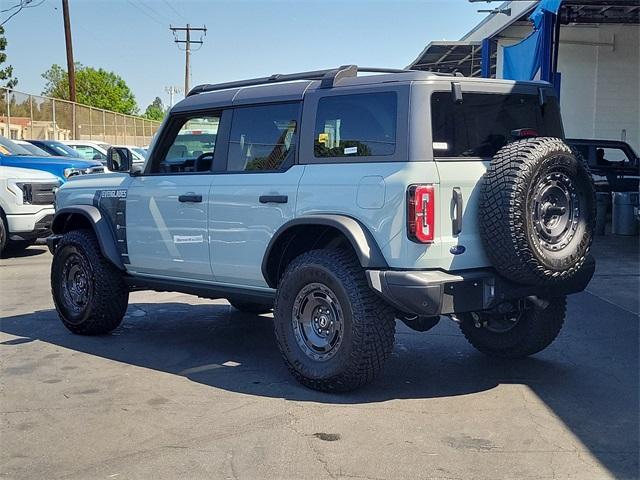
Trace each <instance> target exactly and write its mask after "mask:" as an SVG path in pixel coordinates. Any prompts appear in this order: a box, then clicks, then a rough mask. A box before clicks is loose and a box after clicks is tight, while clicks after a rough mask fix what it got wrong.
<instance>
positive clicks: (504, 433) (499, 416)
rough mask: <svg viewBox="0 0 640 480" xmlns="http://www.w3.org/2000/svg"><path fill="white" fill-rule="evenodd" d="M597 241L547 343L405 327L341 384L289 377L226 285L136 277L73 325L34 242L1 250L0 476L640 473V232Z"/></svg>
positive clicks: (264, 325)
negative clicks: (72, 329)
mask: <svg viewBox="0 0 640 480" xmlns="http://www.w3.org/2000/svg"><path fill="white" fill-rule="evenodd" d="M595 251H596V255H597V258H598V261H599V263H598V269H597V273H596V277H595V278H594V280H593V281H592V283H591V285H590V287H589V289H588V291H586V292H583V293H581V294H578V295H575V296H573V297H572V298H571V299H570V302H569V313H568V318H567V321H566V324H565V328H564V330H563V332H562V333H561V335H560V337H559V338H558V340H557V341H556V342H555V343H554V344H553V345H552V346H551V347H550V348H549V349H547V350H546V351H544V352H542V353H541V354H539V355H537V356H535V357H532V358H529V359H526V360H522V361H517V362H514V361H498V360H492V359H488V358H486V357H484V356H482V355H481V354H479V353H477V352H476V351H475V350H474V349H473V348H472V347H471V346H469V345H468V344H467V343H466V341H465V340H464V338H463V337H462V335H461V334H460V333H459V331H458V329H457V327H456V326H455V324H453V323H452V322H450V321H448V320H445V319H443V320H442V321H441V322H440V324H439V325H438V326H437V327H436V328H435V329H433V330H432V331H430V332H427V333H417V332H412V331H410V330H408V329H407V328H406V327H404V326H401V325H398V329H397V334H396V347H395V351H394V355H393V357H392V359H391V360H390V362H389V363H388V365H387V368H386V370H385V373H384V375H383V376H382V377H381V378H380V379H378V380H377V381H376V382H374V383H373V384H372V385H370V386H368V387H366V388H365V389H362V390H360V391H357V392H355V393H352V394H348V395H340V396H337V395H328V394H321V393H317V392H313V391H310V390H307V389H305V388H303V387H301V386H299V385H298V384H297V383H295V381H294V380H293V379H292V378H291V377H290V376H289V374H288V372H287V371H286V369H285V367H284V365H283V363H282V361H281V360H280V357H279V354H278V351H277V348H276V345H275V341H274V338H273V335H272V331H271V325H270V317H269V316H268V315H265V316H251V315H245V314H240V313H238V312H236V311H234V310H232V309H231V308H230V307H229V306H228V304H226V302H224V301H216V302H211V301H207V300H202V299H198V298H195V297H190V296H186V295H180V294H169V293H163V294H160V293H150V292H137V293H134V294H132V296H131V303H130V307H129V310H128V312H127V318H126V320H125V322H124V324H123V325H122V326H121V327H120V328H119V329H118V330H116V331H115V332H114V333H113V334H112V335H108V336H104V337H79V336H74V335H72V334H70V333H69V332H68V331H67V330H66V329H65V328H64V327H63V326H62V324H61V323H60V322H59V321H58V319H57V316H56V313H55V311H54V310H53V304H52V301H51V296H50V293H49V266H50V261H51V256H50V255H49V253H48V252H47V251H46V249H45V248H44V247H31V248H30V249H28V250H27V251H25V252H24V254H22V255H21V256H19V257H15V258H10V259H2V260H0V282H1V283H0V287H1V292H2V293H1V298H2V302H1V305H0V308H1V309H2V317H3V318H2V322H1V325H0V327H1V328H0V367H1V385H0V388H1V391H0V412H1V414H2V415H1V418H2V424H1V427H0V428H1V430H0V477H1V478H16V479H17V478H20V479H22V478H38V479H39V478H47V479H55V478H69V479H86V478H91V479H96V478H105V479H110V478H115V479H121V478H122V479H125V478H126V479H130V478H154V480H160V479H165V478H166V479H174V478H189V479H200V478H230V479H257V478H272V479H281V478H282V479H301V478H313V479H321V478H332V479H352V478H358V479H383V478H385V479H386V478H406V479H469V478H474V479H534V478H535V479H552V478H553V479H580V480H586V479H605V478H620V479H632V478H638V433H639V422H638V407H639V404H638V397H639V385H638V365H639V363H638V362H639V357H638V340H639V337H638V291H639V276H638V271H639V265H638V239H637V237H636V238H620V237H618V238H616V237H604V238H603V237H600V238H599V239H598V241H597V243H596V245H595Z"/></svg>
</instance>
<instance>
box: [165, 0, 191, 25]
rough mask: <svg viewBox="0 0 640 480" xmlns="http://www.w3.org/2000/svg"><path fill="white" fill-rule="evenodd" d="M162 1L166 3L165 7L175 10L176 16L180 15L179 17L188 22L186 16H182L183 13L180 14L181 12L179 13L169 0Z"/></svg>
mask: <svg viewBox="0 0 640 480" xmlns="http://www.w3.org/2000/svg"><path fill="white" fill-rule="evenodd" d="M162 1H163V2H164V3H165V5H167V6H168V7H169V8H170V9H171V10H173V11H174V13H175V14H176V15H178V16H179V17H182V19H183V20H184V21H187V17H185V16H184V15H182V14H181V13H180V12H179V11H178V10H177V9H176V8H175V7H174V6H173V5H171V2H169V1H168V0H162Z"/></svg>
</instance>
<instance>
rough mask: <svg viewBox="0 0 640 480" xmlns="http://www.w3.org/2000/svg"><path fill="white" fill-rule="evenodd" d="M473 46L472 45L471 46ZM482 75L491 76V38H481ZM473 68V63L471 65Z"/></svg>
mask: <svg viewBox="0 0 640 480" xmlns="http://www.w3.org/2000/svg"><path fill="white" fill-rule="evenodd" d="M472 48H473V47H472ZM481 64H482V76H483V77H484V78H491V38H489V37H487V38H485V39H483V40H482V60H481ZM472 68H473V65H472Z"/></svg>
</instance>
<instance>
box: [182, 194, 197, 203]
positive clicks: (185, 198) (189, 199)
mask: <svg viewBox="0 0 640 480" xmlns="http://www.w3.org/2000/svg"><path fill="white" fill-rule="evenodd" d="M178 201H179V202H180V203H200V202H202V195H196V194H195V193H187V194H185V195H180V196H178Z"/></svg>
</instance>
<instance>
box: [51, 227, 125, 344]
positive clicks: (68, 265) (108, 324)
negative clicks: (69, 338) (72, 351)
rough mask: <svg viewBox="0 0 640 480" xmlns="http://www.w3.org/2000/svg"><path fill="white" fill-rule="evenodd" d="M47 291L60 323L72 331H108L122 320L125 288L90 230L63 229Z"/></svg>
mask: <svg viewBox="0 0 640 480" xmlns="http://www.w3.org/2000/svg"><path fill="white" fill-rule="evenodd" d="M51 292H52V294H53V301H54V303H55V306H56V310H57V311H58V316H59V317H60V320H62V323H63V324H64V325H65V326H66V327H67V328H68V329H69V330H70V331H72V332H73V333H77V334H80V335H100V334H105V333H109V332H111V331H112V330H114V329H115V328H117V327H118V326H119V325H120V323H121V322H122V318H123V317H124V314H125V312H126V311H127V304H128V301H129V290H128V288H127V286H126V285H125V283H124V281H123V279H122V274H121V272H120V271H119V270H118V269H117V268H116V267H115V266H114V265H113V264H111V262H109V261H108V260H107V259H106V258H104V257H103V256H102V253H101V252H100V247H99V246H98V242H97V240H96V238H95V235H94V233H93V232H92V231H91V230H73V231H70V232H68V233H66V234H65V235H64V236H63V237H62V239H61V240H60V242H59V243H58V246H57V248H56V251H55V254H54V256H53V262H52V264H51Z"/></svg>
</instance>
